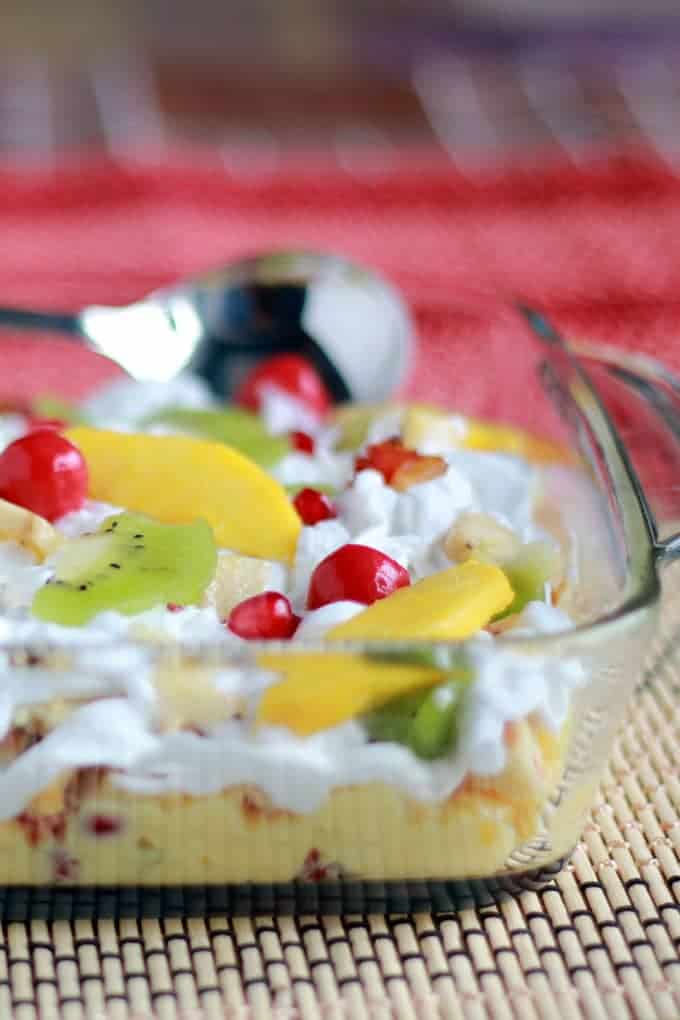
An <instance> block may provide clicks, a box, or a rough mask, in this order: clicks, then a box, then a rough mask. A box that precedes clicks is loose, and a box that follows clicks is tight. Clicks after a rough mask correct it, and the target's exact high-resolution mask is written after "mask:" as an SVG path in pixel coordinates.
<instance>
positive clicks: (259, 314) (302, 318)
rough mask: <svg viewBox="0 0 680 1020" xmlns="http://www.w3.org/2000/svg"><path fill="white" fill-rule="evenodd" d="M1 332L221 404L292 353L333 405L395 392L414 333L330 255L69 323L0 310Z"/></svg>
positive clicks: (242, 268)
mask: <svg viewBox="0 0 680 1020" xmlns="http://www.w3.org/2000/svg"><path fill="white" fill-rule="evenodd" d="M0 326H5V327H13V328H15V329H16V328H22V329H40V330H52V331H55V330H56V331H58V332H61V333H64V334H66V335H68V336H70V337H71V338H72V339H74V340H75V341H77V342H80V343H82V344H84V345H85V346H87V347H89V348H90V349H91V350H93V351H96V352H97V353H99V354H103V355H105V356H106V357H107V358H110V359H111V360H112V361H114V362H116V363H117V364H119V365H120V366H121V367H122V368H123V369H124V370H125V371H126V372H127V373H128V374H129V375H130V376H132V377H133V378H135V379H140V380H149V381H168V380H170V379H172V378H174V377H175V376H177V375H179V374H180V373H183V372H193V373H195V374H196V375H198V376H200V377H201V378H202V379H204V380H205V381H206V382H207V383H208V384H209V385H210V387H211V389H212V390H213V391H214V392H215V393H216V394H217V395H218V396H220V397H223V398H226V397H229V395H230V394H231V393H233V391H234V390H235V388H236V387H237V386H238V384H239V383H240V382H241V380H242V379H243V378H244V376H245V375H246V374H247V373H248V372H249V370H250V369H251V368H252V367H253V364H254V363H255V362H256V361H257V360H259V359H261V358H262V356H263V355H267V354H268V355H272V354H283V353H290V352H295V353H300V354H304V355H305V356H306V357H307V358H308V359H309V360H310V361H311V362H312V363H313V364H314V365H315V367H316V368H317V370H318V371H319V373H320V374H321V376H322V378H323V380H324V382H325V383H326V385H327V386H328V388H329V390H330V392H331V394H332V396H333V397H334V399H335V400H338V401H341V400H354V401H379V400H384V399H386V398H388V397H389V396H390V395H391V394H392V393H394V391H395V390H396V389H398V387H399V386H400V385H401V383H402V382H403V381H404V379H405V377H406V375H407V373H408V369H409V367H410V358H411V352H412V345H413V327H412V323H411V319H410V316H409V313H408V311H407V308H406V306H405V304H404V301H403V300H402V298H401V296H400V295H399V293H398V292H397V290H396V289H395V288H394V287H393V286H392V285H391V284H389V283H388V282H387V281H385V280H384V279H383V278H382V277H380V276H378V275H377V274H376V273H374V272H372V271H370V270H368V269H365V268H363V267H361V266H358V265H356V264H355V263H354V262H351V261H349V260H348V259H345V258H342V257H340V256H337V255H332V254H324V253H319V252H309V251H298V252H296V251H279V252H272V253H269V254H263V255H257V256H253V257H250V258H245V259H241V260H238V261H235V262H233V263H231V264H230V265H227V266H225V267H224V268H222V269H218V270H215V271H212V272H208V273H206V274H204V275H202V276H197V277H196V278H194V279H190V280H186V281H180V282H179V283H177V284H173V285H171V286H168V287H165V288H162V289H160V290H157V291H154V292H153V293H151V294H149V295H148V296H147V297H145V298H143V299H141V300H140V301H136V302H134V303H133V304H130V305H125V306H122V307H110V306H101V305H91V306H88V307H85V308H83V309H81V311H79V312H77V313H76V314H74V315H58V314H49V313H43V312H33V311H29V310H25V309H15V308H0Z"/></svg>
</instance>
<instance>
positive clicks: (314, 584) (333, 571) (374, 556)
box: [307, 543, 411, 616]
mask: <svg viewBox="0 0 680 1020" xmlns="http://www.w3.org/2000/svg"><path fill="white" fill-rule="evenodd" d="M410 583H411V579H410V577H409V575H408V570H405V569H404V567H402V566H401V564H400V563H397V561H396V560H393V559H392V557H391V556H387V555H386V554H385V553H382V552H380V551H379V550H378V549H372V548H370V546H367V545H354V544H351V543H350V544H349V545H343V546H341V547H340V548H339V549H336V550H335V552H332V553H331V554H330V555H329V556H327V557H326V558H325V559H324V560H322V561H321V563H319V564H317V566H316V567H315V569H314V572H313V573H312V576H311V579H310V582H309V592H308V594H307V609H319V607H320V606H325V605H328V603H329V602H341V601H344V600H349V601H350V602H363V603H364V604H365V605H367V606H368V605H371V603H372V602H375V601H376V600H377V599H384V598H386V597H387V596H388V595H391V594H392V593H393V592H395V591H396V590H397V588H404V587H405V586H406V585H409V584H410ZM360 615H362V616H363V613H362V614H360Z"/></svg>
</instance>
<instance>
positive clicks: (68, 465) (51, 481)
mask: <svg viewBox="0 0 680 1020" xmlns="http://www.w3.org/2000/svg"><path fill="white" fill-rule="evenodd" d="M86 496H87V464H86V463H85V460H84V458H83V455H82V454H81V452H80V450H79V449H78V448H77V447H76V446H74V445H73V443H69V441H68V439H65V438H64V436H60V435H59V433H58V432H53V431H52V430H50V429H41V430H39V431H38V432H29V433H28V435H25V436H21V438H20V439H15V440H14V442H13V443H10V444H9V446H8V447H7V448H6V449H5V450H4V451H3V453H2V454H0V497H1V498H2V499H6V500H8V501H9V502H10V503H16V504H17V505H18V506H23V507H25V508H26V509H27V510H32V511H33V513H36V514H40V516H41V517H46V518H47V520H48V521H56V520H57V519H58V518H59V517H63V516H64V514H68V513H70V512H71V511H72V510H79V509H80V508H81V506H82V505H83V503H84V502H85V498H86Z"/></svg>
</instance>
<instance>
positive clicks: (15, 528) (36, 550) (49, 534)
mask: <svg viewBox="0 0 680 1020" xmlns="http://www.w3.org/2000/svg"><path fill="white" fill-rule="evenodd" d="M63 540H64V539H63V536H62V535H60V534H59V532H58V531H57V530H56V528H53V527H52V525H51V524H50V522H49V521H46V520H45V518H44V517H40V515H39V514H34V513H33V512H32V511H31V510H26V509H25V507H23V506H16V505H15V504H14V503H8V502H7V501H6V500H4V499H0V542H17V543H18V544H19V545H21V546H23V547H24V548H25V549H28V550H29V552H31V553H33V555H34V556H35V557H36V559H38V560H40V561H42V560H44V559H45V557H46V556H49V555H50V553H52V552H54V550H55V549H57V548H58V546H59V545H61V543H62V542H63Z"/></svg>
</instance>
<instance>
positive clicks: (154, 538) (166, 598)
mask: <svg viewBox="0 0 680 1020" xmlns="http://www.w3.org/2000/svg"><path fill="white" fill-rule="evenodd" d="M216 559H217V553H216V550H215V542H214V539H213V537H212V533H211V531H210V528H209V527H208V525H207V524H206V523H205V521H194V523H193V524H184V525H168V524H159V523H158V521H152V520H150V519H149V518H148V517H143V516H142V515H141V514H128V513H124V514H117V515H115V516H113V517H107V519H106V520H105V521H103V522H102V524H101V526H100V528H99V530H98V531H97V532H95V533H94V534H92V535H84V536H83V537H82V538H75V539H73V540H71V541H70V542H65V543H64V544H63V545H62V546H61V547H60V548H59V549H58V550H57V553H56V554H55V562H54V569H55V575H54V577H53V578H52V579H51V580H50V581H48V583H47V584H46V585H44V586H43V587H42V588H40V589H39V590H38V592H37V594H36V596H35V598H34V600H33V607H32V609H33V614H34V615H35V616H37V617H38V618H39V619H41V620H52V621H54V622H55V623H61V624H64V625H65V626H71V627H72V626H79V625H80V624H83V623H87V621H88V620H90V619H91V618H92V617H93V616H95V615H96V614H97V613H101V612H103V611H104V610H106V609H115V610H117V611H118V612H119V613H124V614H126V615H131V614H132V613H140V612H142V611H143V610H145V609H151V608H152V607H153V606H155V605H158V604H159V603H161V604H163V603H167V602H177V603H182V604H186V603H197V602H199V601H200V599H201V596H202V595H203V592H204V590H205V588H206V585H207V584H208V582H209V581H210V578H211V577H212V575H213V573H214V570H215V562H216Z"/></svg>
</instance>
